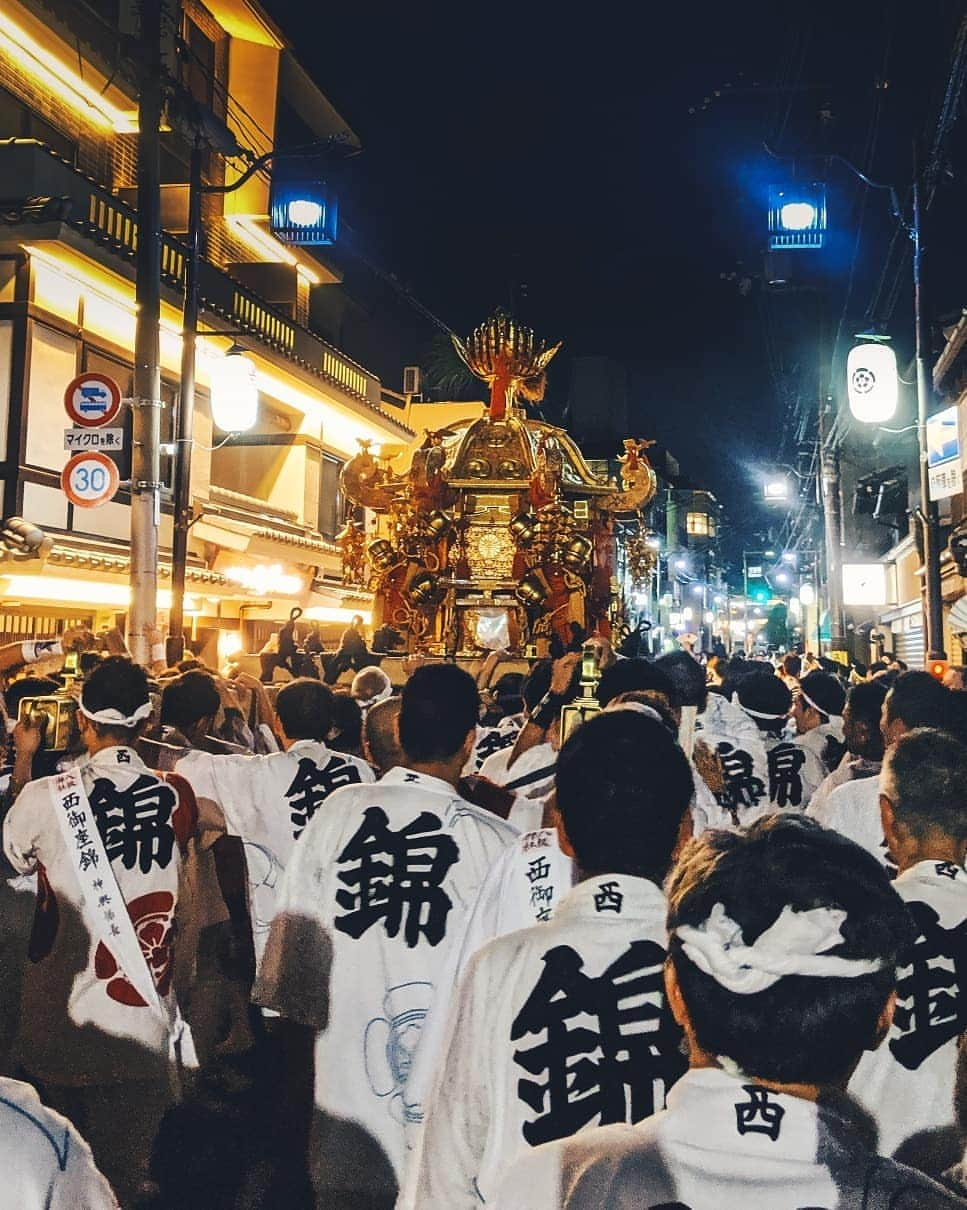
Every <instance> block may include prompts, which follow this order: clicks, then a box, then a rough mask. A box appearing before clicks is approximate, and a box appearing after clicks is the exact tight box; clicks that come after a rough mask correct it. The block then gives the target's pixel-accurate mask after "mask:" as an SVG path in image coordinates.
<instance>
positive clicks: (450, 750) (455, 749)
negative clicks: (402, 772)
mask: <svg viewBox="0 0 967 1210" xmlns="http://www.w3.org/2000/svg"><path fill="white" fill-rule="evenodd" d="M401 701H402V704H401V707H400V718H399V735H400V744H401V745H402V747H403V751H404V752H405V753H406V757H407V761H408V763H411V764H417V765H424V764H440V763H443V764H446V763H449V762H453V761H455V760H456V758H457V757H458V756H459V755H460V753H461V751H462V750H463V749H464V747H466V748H467V750H468V754H469V748H470V746H471V745H472V744H473V739H474V736H475V735H476V731H477V716H478V710H479V702H480V698H479V695H478V692H477V686H476V685H475V684H474V680H473V677H472V676H470V674H469V673H467V672H464V670H463V669H462V668H458V667H457V665H456V664H425V665H424V666H423V667H422V668H417V670H416V671H415V672H414V673H413V675H412V676H411V677H410V679H409V680H408V681H407V682H406V684H405V685H404V686H403V692H402V694H401Z"/></svg>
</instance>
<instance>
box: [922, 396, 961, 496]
mask: <svg viewBox="0 0 967 1210" xmlns="http://www.w3.org/2000/svg"><path fill="white" fill-rule="evenodd" d="M927 473H928V475H929V478H930V499H931V500H947V499H949V498H950V497H951V496H957V495H959V494H960V493H961V492H962V491H963V490H964V463H963V458H962V455H961V448H960V415H959V409H958V408H957V406H956V405H954V406H953V407H949V408H944V409H943V411H941V412H937V414H936V415H934V416H928V417H927Z"/></svg>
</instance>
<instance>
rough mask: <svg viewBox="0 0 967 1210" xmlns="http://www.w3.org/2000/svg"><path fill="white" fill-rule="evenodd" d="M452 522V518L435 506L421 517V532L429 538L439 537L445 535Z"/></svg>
mask: <svg viewBox="0 0 967 1210" xmlns="http://www.w3.org/2000/svg"><path fill="white" fill-rule="evenodd" d="M452 524H453V518H452V517H448V516H447V514H446V513H445V512H442V511H441V510H440V509H438V508H436V509H434V510H433V512H432V513H427V515H426V516H425V517H424V518H423V532H424V533H425V534H428V535H429V536H430V537H431V538H434V539H440V538H443V537H446V535H447V534H448V533H449V532H450V527H451V525H452Z"/></svg>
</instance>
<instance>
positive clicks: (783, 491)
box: [762, 476, 792, 504]
mask: <svg viewBox="0 0 967 1210" xmlns="http://www.w3.org/2000/svg"><path fill="white" fill-rule="evenodd" d="M762 495H763V498H764V499H765V501H766V503H767V504H785V503H786V502H787V501H788V500H789V498H790V496H791V495H792V490H791V487H790V484H789V480H788V479H786V478H785V477H784V476H783V477H779V478H775V479H767V480H766V481H765V483H764V484H763V487H762Z"/></svg>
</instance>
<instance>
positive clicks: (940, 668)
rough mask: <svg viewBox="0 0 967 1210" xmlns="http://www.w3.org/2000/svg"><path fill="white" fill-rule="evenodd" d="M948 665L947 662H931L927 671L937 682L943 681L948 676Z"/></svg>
mask: <svg viewBox="0 0 967 1210" xmlns="http://www.w3.org/2000/svg"><path fill="white" fill-rule="evenodd" d="M947 668H948V664H947V661H946V660H931V661H930V663H929V664H928V666H927V671H928V672H929V673H930V675H931V676H932V677H934V679H935V680H938V681H943V679H944V677H945V676H946V675H947Z"/></svg>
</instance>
